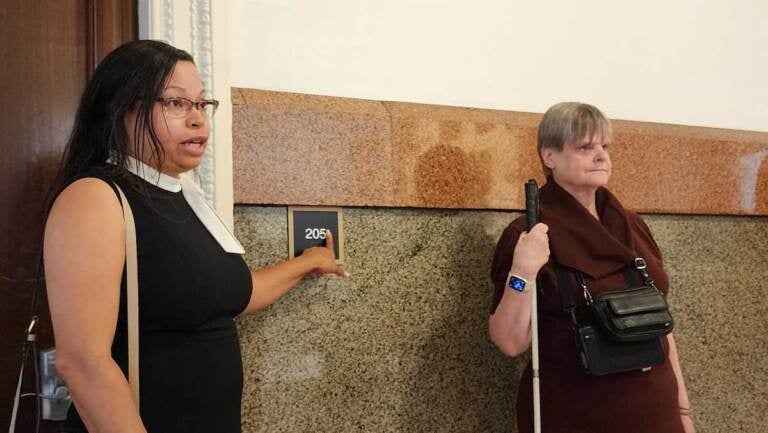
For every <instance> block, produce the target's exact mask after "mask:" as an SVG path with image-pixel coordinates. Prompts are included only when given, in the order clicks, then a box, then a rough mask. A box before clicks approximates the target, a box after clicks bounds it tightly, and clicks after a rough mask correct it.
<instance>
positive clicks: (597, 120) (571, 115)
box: [536, 102, 613, 176]
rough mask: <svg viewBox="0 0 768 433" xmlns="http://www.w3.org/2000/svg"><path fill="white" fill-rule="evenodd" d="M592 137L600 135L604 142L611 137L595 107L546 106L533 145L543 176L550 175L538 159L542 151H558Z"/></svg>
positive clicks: (606, 125)
mask: <svg viewBox="0 0 768 433" xmlns="http://www.w3.org/2000/svg"><path fill="white" fill-rule="evenodd" d="M595 135H599V136H601V137H602V138H603V140H604V141H610V139H611V137H612V135H613V129H612V128H611V122H610V120H608V118H607V117H605V115H603V113H602V112H601V111H600V110H598V109H597V107H595V106H593V105H589V104H584V103H581V102H561V103H559V104H555V105H553V106H552V107H550V108H549V110H547V112H546V113H544V117H542V118H541V122H540V123H539V134H538V144H537V146H536V151H537V153H538V154H539V160H541V167H542V169H543V170H544V174H545V175H547V176H551V175H552V170H550V169H549V167H547V166H546V165H544V160H542V158H541V151H542V149H547V148H553V149H557V150H558V151H561V150H563V145H564V144H565V143H567V142H569V141H575V140H581V139H583V138H585V137H589V138H590V139H591V138H592V137H594V136H595Z"/></svg>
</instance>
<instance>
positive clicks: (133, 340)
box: [113, 182, 139, 407]
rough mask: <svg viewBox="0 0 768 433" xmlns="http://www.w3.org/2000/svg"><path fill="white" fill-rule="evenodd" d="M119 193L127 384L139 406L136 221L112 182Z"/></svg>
mask: <svg viewBox="0 0 768 433" xmlns="http://www.w3.org/2000/svg"><path fill="white" fill-rule="evenodd" d="M113 185H114V186H115V188H116V189H117V192H118V193H119V194H120V201H121V203H122V206H123V219H124V220H125V272H126V286H127V287H126V288H127V292H128V293H127V301H128V304H127V308H126V309H127V311H128V384H129V385H130V387H131V393H132V394H133V399H134V400H135V401H136V407H139V278H138V259H137V254H136V223H135V222H134V220H133V212H132V211H131V205H130V204H129V203H128V199H127V198H126V197H125V194H123V190H122V189H120V187H119V186H118V185H117V183H114V182H113Z"/></svg>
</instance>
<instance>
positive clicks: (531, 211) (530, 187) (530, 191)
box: [525, 180, 541, 433]
mask: <svg viewBox="0 0 768 433" xmlns="http://www.w3.org/2000/svg"><path fill="white" fill-rule="evenodd" d="M525 219H526V225H527V228H528V231H529V232H530V231H531V229H532V228H533V226H535V225H536V223H538V222H539V186H538V185H537V184H536V181H535V180H529V181H528V182H526V183H525ZM536 286H537V285H534V287H533V290H532V291H531V367H532V368H531V370H532V373H533V431H534V433H541V395H540V394H539V319H538V308H537V306H536V303H537V302H536V295H537V293H536V292H537V291H538V288H537V287H536Z"/></svg>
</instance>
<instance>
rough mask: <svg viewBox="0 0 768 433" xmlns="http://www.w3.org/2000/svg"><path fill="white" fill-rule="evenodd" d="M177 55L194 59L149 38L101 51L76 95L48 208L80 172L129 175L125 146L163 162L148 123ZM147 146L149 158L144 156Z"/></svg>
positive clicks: (181, 58)
mask: <svg viewBox="0 0 768 433" xmlns="http://www.w3.org/2000/svg"><path fill="white" fill-rule="evenodd" d="M180 61H187V62H192V63H194V60H193V59H192V56H191V55H190V54H189V53H188V52H186V51H184V50H180V49H178V48H175V47H173V46H171V45H168V44H166V43H164V42H160V41H152V40H140V41H131V42H127V43H125V44H123V45H121V46H119V47H117V48H116V49H115V50H113V51H112V52H111V53H109V54H108V55H107V56H106V57H104V59H103V60H102V61H101V63H99V65H98V67H97V68H96V70H95V71H94V73H93V76H92V77H91V78H90V79H89V80H88V84H87V85H86V87H85V91H84V92H83V96H82V97H81V99H80V105H79V107H78V109H77V115H76V117H75V123H74V126H73V127H72V133H71V135H70V137H69V140H68V141H67V146H66V148H65V150H64V156H63V158H62V162H61V168H60V170H59V175H58V178H57V179H56V181H55V183H54V185H53V189H52V191H51V196H50V201H51V203H49V208H50V205H51V204H52V201H53V200H54V199H55V197H56V196H57V195H58V194H59V193H60V192H61V190H62V189H64V188H65V187H66V186H67V185H68V184H69V183H70V182H72V180H73V179H75V178H77V177H79V176H82V175H83V173H87V172H91V171H93V170H97V171H99V172H100V173H101V174H102V175H104V176H107V177H109V178H125V177H127V176H126V174H127V170H126V168H125V161H126V157H127V156H128V155H129V150H131V151H133V152H135V153H134V156H135V157H136V158H137V159H139V160H145V161H146V160H152V161H155V162H156V163H157V166H158V167H159V166H161V165H162V161H163V159H164V156H165V155H164V153H163V148H162V146H161V144H160V140H159V139H158V138H157V135H156V133H155V129H154V126H153V124H152V110H153V107H154V105H155V103H156V101H157V98H159V97H161V94H162V92H163V89H164V87H165V83H166V82H167V81H168V79H169V78H170V76H171V74H172V73H173V69H174V67H175V66H176V64H177V63H178V62H180ZM133 109H135V110H136V126H135V129H134V131H133V132H134V134H133V136H134V137H135V140H136V141H137V143H129V139H128V131H127V130H126V125H125V116H126V114H127V113H128V112H130V111H131V110H133ZM146 138H148V139H146ZM145 152H149V153H150V154H149V157H150V158H148V159H145V158H144V153H145ZM108 159H109V160H110V161H111V164H108V163H107V160H108Z"/></svg>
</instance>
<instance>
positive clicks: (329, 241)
mask: <svg viewBox="0 0 768 433" xmlns="http://www.w3.org/2000/svg"><path fill="white" fill-rule="evenodd" d="M325 247H326V248H328V249H329V250H331V251H334V249H333V233H331V231H330V230H326V231H325ZM335 254H336V253H335V251H334V257H336V255H335Z"/></svg>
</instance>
